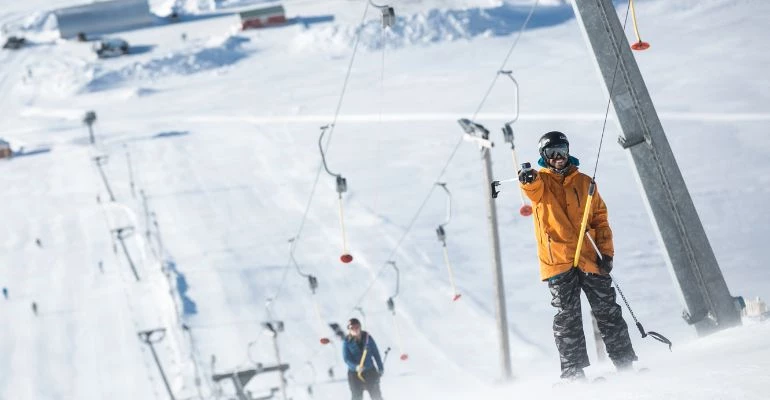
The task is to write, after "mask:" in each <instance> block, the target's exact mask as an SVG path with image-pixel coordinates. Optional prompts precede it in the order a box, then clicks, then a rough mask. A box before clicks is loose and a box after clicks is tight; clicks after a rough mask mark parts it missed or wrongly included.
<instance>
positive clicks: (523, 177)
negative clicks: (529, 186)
mask: <svg viewBox="0 0 770 400" xmlns="http://www.w3.org/2000/svg"><path fill="white" fill-rule="evenodd" d="M536 177H537V171H535V170H534V169H532V168H528V169H522V170H521V171H519V182H521V183H524V184H526V183H532V182H534V181H535V178H536Z"/></svg>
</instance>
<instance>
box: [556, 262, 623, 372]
mask: <svg viewBox="0 0 770 400" xmlns="http://www.w3.org/2000/svg"><path fill="white" fill-rule="evenodd" d="M548 288H549V289H550V291H551V295H552V296H553V300H551V305H552V306H554V307H556V315H555V316H554V318H553V336H554V338H555V339H556V347H557V348H558V350H559V358H560V360H561V371H562V377H563V378H566V377H569V376H570V375H571V374H573V373H574V372H575V370H578V369H582V368H584V367H587V366H588V365H590V363H589V362H588V353H587V352H586V338H585V334H584V333H583V317H582V314H581V310H580V290H581V289H582V290H583V292H584V293H585V294H586V297H587V298H588V303H589V304H590V305H591V310H593V313H594V316H595V317H596V322H598V324H599V331H600V332H601V335H602V339H603V340H604V345H605V347H606V349H607V354H608V355H609V357H610V359H611V360H612V362H613V364H615V366H616V367H618V368H624V367H628V366H630V364H631V362H633V361H636V360H637V358H636V354H635V353H634V349H633V347H632V346H631V338H630V337H629V336H628V326H627V325H626V321H625V320H623V315H622V313H621V309H620V306H619V305H618V303H617V302H616V301H615V288H613V287H612V279H610V277H608V276H603V275H596V274H586V273H585V272H583V271H581V270H579V269H577V268H573V269H571V270H569V271H568V272H565V273H563V274H560V275H557V276H555V277H553V278H551V279H549V280H548Z"/></svg>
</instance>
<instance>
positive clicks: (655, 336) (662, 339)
mask: <svg viewBox="0 0 770 400" xmlns="http://www.w3.org/2000/svg"><path fill="white" fill-rule="evenodd" d="M586 237H587V238H588V241H589V242H590V243H591V246H593V248H594V251H595V252H596V256H597V257H599V260H603V259H604V256H603V255H602V253H601V251H599V246H597V245H596V242H595V241H594V238H592V237H591V234H590V233H588V231H586ZM607 275H608V276H609V277H610V279H612V283H614V284H615V288H617V289H618V293H619V294H620V298H622V299H623V303H625V304H626V308H627V309H628V312H629V313H631V318H633V319H634V322H635V323H636V328H637V329H639V333H640V334H641V335H642V338H645V337H647V336H650V337H652V338H653V339H655V340H657V341H659V342H661V343H663V344H667V345H668V350H669V351H671V347H672V346H673V343H671V341H670V340H668V338H667V337H665V336H663V335H661V334H660V333H658V332H653V331H648V332H645V330H644V327H643V326H642V323H641V322H639V320H638V319H636V315H635V314H634V310H632V309H631V306H630V305H629V304H628V300H626V296H625V295H624V294H623V290H622V289H620V285H619V284H618V281H617V280H615V277H613V276H612V275H611V274H609V273H608V274H607Z"/></svg>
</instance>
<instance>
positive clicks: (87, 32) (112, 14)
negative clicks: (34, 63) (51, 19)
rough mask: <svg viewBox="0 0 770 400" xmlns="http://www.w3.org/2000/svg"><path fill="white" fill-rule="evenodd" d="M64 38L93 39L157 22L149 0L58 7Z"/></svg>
mask: <svg viewBox="0 0 770 400" xmlns="http://www.w3.org/2000/svg"><path fill="white" fill-rule="evenodd" d="M53 13H54V15H56V21H57V22H58V25H59V35H60V36H61V37H62V38H63V39H74V38H80V39H85V38H88V39H91V38H92V37H93V36H99V35H104V34H109V33H114V32H121V31H127V30H130V29H137V28H142V27H145V26H150V25H153V24H154V23H155V20H156V18H155V16H154V15H153V14H152V13H151V12H150V5H149V4H148V3H147V0H110V1H101V2H97V3H90V4H83V5H80V6H74V7H67V8H60V9H58V10H54V12H53Z"/></svg>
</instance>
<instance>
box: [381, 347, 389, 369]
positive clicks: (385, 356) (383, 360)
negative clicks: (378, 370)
mask: <svg viewBox="0 0 770 400" xmlns="http://www.w3.org/2000/svg"><path fill="white" fill-rule="evenodd" d="M388 354H390V346H388V348H387V349H385V355H384V356H383V357H382V365H383V366H384V365H385V362H386V361H388Z"/></svg>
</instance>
